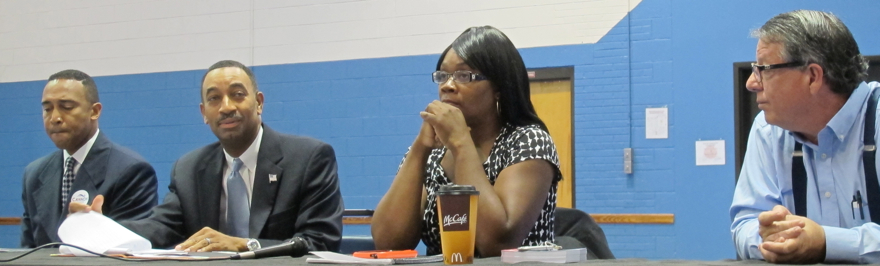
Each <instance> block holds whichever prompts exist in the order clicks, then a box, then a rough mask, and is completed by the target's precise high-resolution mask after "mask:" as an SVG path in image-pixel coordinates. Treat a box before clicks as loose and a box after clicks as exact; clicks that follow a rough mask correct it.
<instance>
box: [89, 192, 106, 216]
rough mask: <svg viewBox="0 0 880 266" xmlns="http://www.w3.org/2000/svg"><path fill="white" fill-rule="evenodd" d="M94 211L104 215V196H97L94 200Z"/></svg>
mask: <svg viewBox="0 0 880 266" xmlns="http://www.w3.org/2000/svg"><path fill="white" fill-rule="evenodd" d="M91 208H92V211H95V212H98V213H100V214H104V211H103V209H104V195H97V196H95V199H93V200H92V206H91Z"/></svg>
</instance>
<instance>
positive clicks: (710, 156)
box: [696, 140, 724, 165]
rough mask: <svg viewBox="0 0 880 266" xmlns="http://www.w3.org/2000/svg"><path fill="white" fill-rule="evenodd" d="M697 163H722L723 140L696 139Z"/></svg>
mask: <svg viewBox="0 0 880 266" xmlns="http://www.w3.org/2000/svg"><path fill="white" fill-rule="evenodd" d="M696 146H697V154H696V155H697V165H724V140H698V141H697V145H696Z"/></svg>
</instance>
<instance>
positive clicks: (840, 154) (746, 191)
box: [730, 82, 880, 263]
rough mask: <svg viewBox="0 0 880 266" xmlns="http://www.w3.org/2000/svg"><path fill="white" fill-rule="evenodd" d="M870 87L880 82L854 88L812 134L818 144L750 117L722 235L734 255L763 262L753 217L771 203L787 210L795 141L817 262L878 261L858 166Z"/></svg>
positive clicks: (876, 235) (876, 230)
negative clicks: (819, 236) (819, 250)
mask: <svg viewBox="0 0 880 266" xmlns="http://www.w3.org/2000/svg"><path fill="white" fill-rule="evenodd" d="M876 87H880V83H875V82H872V83H871V84H867V83H862V84H860V85H859V87H858V88H856V90H855V91H854V92H853V94H852V95H851V96H850V98H849V99H848V100H847V101H846V103H845V104H844V105H843V107H842V108H841V109H840V110H839V111H838V112H837V114H835V115H834V117H833V118H831V120H830V121H829V122H828V124H827V125H826V126H825V128H823V129H822V130H821V131H820V132H819V135H818V141H819V144H818V145H816V144H813V143H810V142H808V141H805V140H804V139H803V138H801V137H800V136H798V135H797V134H793V133H791V132H790V131H787V130H784V129H782V128H780V127H778V126H774V125H770V124H768V123H767V121H766V120H765V118H764V113H763V112H761V113H760V114H758V116H757V117H755V122H754V124H753V125H752V130H751V133H749V141H748V147H747V149H746V156H745V158H744V160H743V166H742V171H741V172H740V176H739V181H738V182H737V184H736V191H735V192H734V195H733V203H732V204H731V206H730V217H731V218H732V220H733V223H732V224H731V226H730V230H731V234H732V236H733V240H734V244H735V245H736V250H737V253H738V254H739V255H740V257H742V258H743V259H763V256H762V255H761V252H760V251H759V249H758V245H760V244H761V242H762V239H761V236H760V235H759V234H758V228H759V224H758V215H759V214H760V213H761V212H764V211H769V210H771V209H773V207H774V206H776V205H783V206H785V207H786V208H788V209H789V210H790V211H792V212H794V195H793V192H792V182H791V169H792V165H791V164H792V158H791V157H792V152H793V150H794V145H795V141H797V142H800V143H803V144H804V146H803V152H804V157H803V158H804V165H805V168H806V172H807V196H806V197H807V218H809V219H811V220H813V221H815V222H816V223H818V224H819V225H821V226H822V228H824V230H825V242H826V253H825V262H860V263H867V262H872V263H877V262H880V226H878V225H877V224H876V223H875V222H876V221H875V222H871V215H870V212H869V210H868V206H867V197H866V195H867V193H866V187H865V184H864V183H865V182H864V179H865V178H864V175H865V172H864V167H863V164H862V149H863V148H864V143H863V139H862V136H863V135H864V125H865V108H867V107H866V106H867V100H868V98H869V97H870V94H871V92H872V91H873V89H874V88H876ZM871 111H872V112H875V113H876V112H877V110H871ZM878 117H880V116H878ZM878 120H880V119H878ZM876 124H877V123H876V122H875V125H876ZM878 129H880V127H878ZM878 132H880V131H878ZM874 139H877V135H876V133H875V136H874ZM877 159H878V161H877V162H872V163H876V164H877V165H880V156H878V157H877ZM872 178H877V177H872ZM857 192H859V193H861V194H862V195H863V200H862V208H861V209H862V210H861V211H862V212H864V214H865V216H864V217H865V218H864V219H862V218H861V215H860V210H859V208H853V205H852V201H853V196H854V195H856V194H857ZM877 193H880V191H877ZM853 217H855V218H853Z"/></svg>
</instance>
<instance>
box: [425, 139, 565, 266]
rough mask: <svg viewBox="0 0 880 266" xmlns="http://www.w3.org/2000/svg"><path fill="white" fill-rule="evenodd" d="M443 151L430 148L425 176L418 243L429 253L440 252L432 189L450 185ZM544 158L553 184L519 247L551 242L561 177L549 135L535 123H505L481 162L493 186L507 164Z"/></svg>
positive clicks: (554, 148)
mask: <svg viewBox="0 0 880 266" xmlns="http://www.w3.org/2000/svg"><path fill="white" fill-rule="evenodd" d="M445 154H446V148H445V147H444V148H439V149H434V150H432V151H431V155H430V156H429V157H428V162H427V163H428V164H427V169H426V171H427V179H426V180H425V189H426V190H427V192H428V199H427V206H426V208H425V213H424V215H423V216H422V242H424V243H425V246H427V253H428V254H429V255H433V254H440V253H442V251H441V248H440V227H439V225H438V220H437V201H436V199H437V198H436V197H437V195H436V192H437V191H438V190H439V189H440V186H441V185H447V184H451V183H452V182H450V181H449V178H448V177H447V176H446V173H444V171H443V167H442V166H440V162H441V161H442V160H443V156H444V155H445ZM532 159H538V160H546V161H548V162H550V163H552V164H553V165H554V166H556V171H555V172H556V173H555V177H554V178H553V185H551V186H550V191H548V192H547V200H546V201H544V206H543V207H542V208H541V216H540V217H538V220H537V221H536V222H535V225H534V226H533V227H532V229H531V230H530V231H529V235H528V237H526V238H525V239H523V241H522V245H523V246H534V245H538V244H542V243H544V242H545V241H555V238H554V236H553V231H554V228H553V222H554V219H555V213H556V185H557V183H558V182H559V180H561V179H562V175H561V173H560V172H559V157H558V155H557V154H556V145H555V144H553V140H552V139H551V138H550V134H549V133H547V131H544V130H543V129H541V128H540V127H538V126H537V125H529V126H521V127H514V126H512V125H509V124H508V125H505V126H504V127H502V129H501V134H499V135H498V137H497V138H496V139H495V145H494V146H493V147H492V151H491V152H489V157H488V158H487V159H486V162H484V163H483V169H484V170H485V171H486V175H487V176H488V177H489V183H491V184H492V185H495V180H496V179H497V178H498V174H499V173H501V170H504V168H507V167H508V166H511V165H514V164H517V163H519V162H523V161H526V160H532Z"/></svg>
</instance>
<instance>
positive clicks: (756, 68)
mask: <svg viewBox="0 0 880 266" xmlns="http://www.w3.org/2000/svg"><path fill="white" fill-rule="evenodd" d="M803 65H804V62H799V61H794V62H788V63H781V64H773V65H759V64H756V63H752V73H755V78H757V79H758V82H761V83H763V82H764V79H763V77H761V71H764V70H770V69H777V68H789V67H799V66H803Z"/></svg>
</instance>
